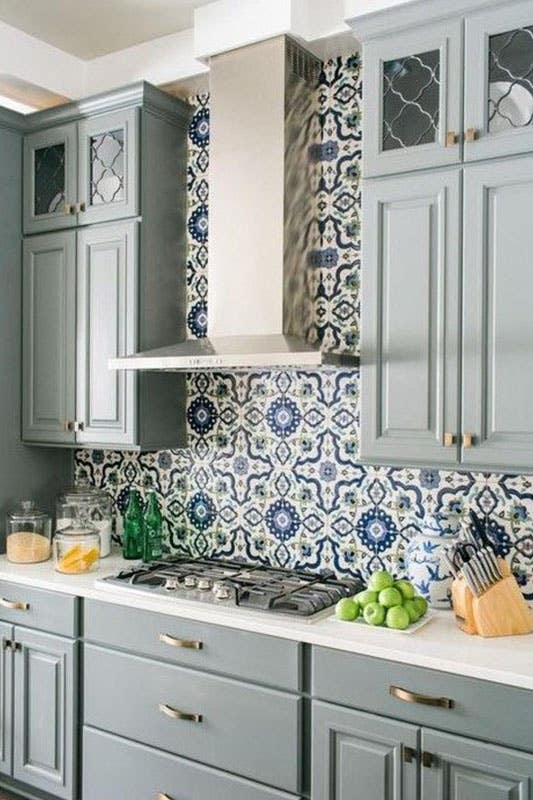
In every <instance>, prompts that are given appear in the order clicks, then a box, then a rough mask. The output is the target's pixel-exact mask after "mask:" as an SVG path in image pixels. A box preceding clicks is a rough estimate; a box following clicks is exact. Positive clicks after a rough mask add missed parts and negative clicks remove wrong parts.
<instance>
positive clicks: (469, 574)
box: [461, 564, 483, 597]
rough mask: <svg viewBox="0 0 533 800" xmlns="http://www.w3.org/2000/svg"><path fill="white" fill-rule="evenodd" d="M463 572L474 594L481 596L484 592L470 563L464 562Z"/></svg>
mask: <svg viewBox="0 0 533 800" xmlns="http://www.w3.org/2000/svg"><path fill="white" fill-rule="evenodd" d="M461 572H462V575H463V578H464V579H465V581H466V582H467V584H468V588H469V589H470V591H471V592H472V594H474V595H475V596H476V597H480V595H481V594H483V592H482V591H481V589H480V586H479V584H478V582H477V579H476V576H475V575H474V573H473V571H472V570H471V568H470V564H463V568H462V570H461Z"/></svg>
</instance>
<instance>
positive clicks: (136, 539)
mask: <svg viewBox="0 0 533 800" xmlns="http://www.w3.org/2000/svg"><path fill="white" fill-rule="evenodd" d="M143 541H144V524H143V512H142V507H141V498H140V496H139V492H138V491H137V490H136V489H130V495H129V498H128V505H127V508H126V513H125V514H124V531H123V535H122V555H123V556H124V558H130V559H134V558H142V555H143Z"/></svg>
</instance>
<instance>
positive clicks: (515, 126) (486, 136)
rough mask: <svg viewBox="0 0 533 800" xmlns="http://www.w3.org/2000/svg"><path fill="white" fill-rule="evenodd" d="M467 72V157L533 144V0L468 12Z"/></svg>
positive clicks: (514, 150)
mask: <svg viewBox="0 0 533 800" xmlns="http://www.w3.org/2000/svg"><path fill="white" fill-rule="evenodd" d="M465 75H466V78H465V128H466V129H467V131H468V130H469V129H470V131H471V135H470V136H467V139H466V143H465V158H466V160H467V161H475V160H476V159H482V158H493V157H494V156H503V155H511V154H514V153H525V152H528V151H530V150H533V3H532V2H531V0H522V2H513V3H508V4H507V6H506V7H505V13H504V14H502V9H501V7H498V8H493V9H487V10H485V11H480V12H478V13H476V14H472V15H471V16H469V17H467V19H466V39H465ZM472 137H475V138H472Z"/></svg>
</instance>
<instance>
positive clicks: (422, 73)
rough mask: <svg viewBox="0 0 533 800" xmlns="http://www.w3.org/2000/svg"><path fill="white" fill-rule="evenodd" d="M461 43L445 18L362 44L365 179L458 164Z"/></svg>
mask: <svg viewBox="0 0 533 800" xmlns="http://www.w3.org/2000/svg"><path fill="white" fill-rule="evenodd" d="M461 40H462V30H461V21H460V20H450V21H445V22H441V23H438V24H434V25H427V26H424V27H420V28H416V29H414V30H410V31H407V32H405V33H401V34H395V35H394V36H389V37H386V38H383V39H376V40H374V41H371V42H369V43H368V44H366V45H365V46H364V52H363V62H364V65H365V104H364V116H363V125H364V131H363V141H364V143H365V147H364V152H363V169H364V174H365V176H373V175H386V174H389V173H392V172H403V171H408V170H412V169H421V168H424V167H435V166H442V165H445V164H453V163H457V162H459V161H460V160H461V137H460V136H459V134H460V132H461V129H462V109H461V97H462V95H461V87H462V41H461ZM448 133H450V134H454V135H455V136H456V137H457V138H456V140H455V139H454V141H451V139H450V140H449V139H448Z"/></svg>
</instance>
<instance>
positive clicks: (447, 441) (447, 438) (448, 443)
mask: <svg viewBox="0 0 533 800" xmlns="http://www.w3.org/2000/svg"><path fill="white" fill-rule="evenodd" d="M454 444H455V435H454V434H453V433H445V434H444V447H453V446H454Z"/></svg>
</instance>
